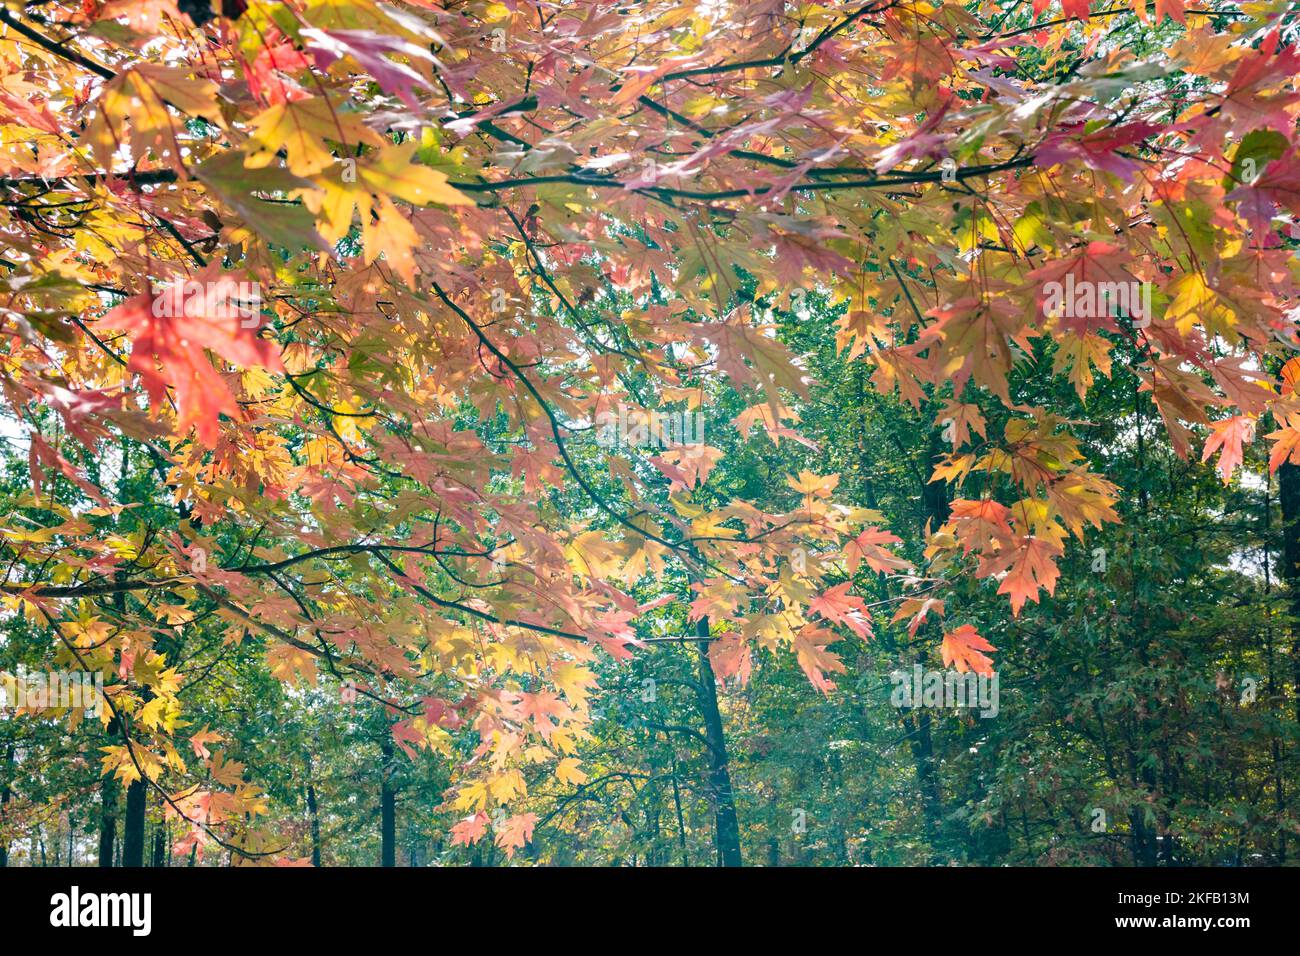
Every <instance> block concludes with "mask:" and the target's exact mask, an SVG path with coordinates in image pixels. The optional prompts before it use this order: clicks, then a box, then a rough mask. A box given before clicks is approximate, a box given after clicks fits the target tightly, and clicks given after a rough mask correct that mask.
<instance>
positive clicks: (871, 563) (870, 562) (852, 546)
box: [844, 528, 912, 574]
mask: <svg viewBox="0 0 1300 956" xmlns="http://www.w3.org/2000/svg"><path fill="white" fill-rule="evenodd" d="M902 543H903V539H902V538H900V537H898V535H896V534H894V533H893V532H890V531H882V530H881V529H879V528H866V529H865V530H863V531H862V532H861V533H860V534H859V535H858V536H857V537H856V538H854V539H853V540H852V541H850V542H849V543H848V544H846V545H845V546H844V558H845V564H846V565H847V566H848V572H849V574H852V573H853V572H854V571H856V570H857V569H858V564H859V563H860V562H863V561H865V562H866V564H867V567H869V568H870V569H871V570H872V571H876V572H878V573H880V574H893V573H895V572H897V571H906V570H908V569H909V568H911V566H912V564H911V562H910V561H908V560H907V559H905V558H900V557H899V556H898V555H896V554H894V553H893V552H892V551H888V550H886V548H885V547H884V546H885V545H894V544H902Z"/></svg>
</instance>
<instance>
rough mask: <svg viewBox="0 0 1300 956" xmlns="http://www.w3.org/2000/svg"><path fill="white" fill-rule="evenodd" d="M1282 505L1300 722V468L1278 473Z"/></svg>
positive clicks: (1290, 467)
mask: <svg viewBox="0 0 1300 956" xmlns="http://www.w3.org/2000/svg"><path fill="white" fill-rule="evenodd" d="M1277 486H1278V502H1279V504H1281V506H1282V577H1283V578H1284V579H1285V580H1286V583H1287V587H1288V588H1290V591H1291V618H1292V624H1291V680H1292V688H1291V691H1292V709H1293V712H1294V714H1295V719H1296V722H1297V723H1300V465H1293V464H1291V463H1290V462H1284V463H1283V464H1282V466H1281V467H1280V468H1278V470H1277Z"/></svg>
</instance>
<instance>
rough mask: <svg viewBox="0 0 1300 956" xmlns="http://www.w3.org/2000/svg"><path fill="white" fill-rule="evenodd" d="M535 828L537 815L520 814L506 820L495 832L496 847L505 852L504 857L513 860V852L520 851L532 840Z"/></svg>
mask: <svg viewBox="0 0 1300 956" xmlns="http://www.w3.org/2000/svg"><path fill="white" fill-rule="evenodd" d="M535 826H537V814H535V813H520V814H516V815H515V816H512V817H509V818H507V819H506V821H505V823H503V824H502V825H501V827H500V828H499V829H498V830H497V835H496V845H497V846H499V847H501V849H503V850H505V851H506V856H507V857H509V858H513V857H514V855H515V850H518V849H522V848H523V847H524V846H525V845H526V844H527V843H528V842H529V841H530V840H532V838H533V827H535Z"/></svg>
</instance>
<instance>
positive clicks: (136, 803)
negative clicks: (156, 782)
mask: <svg viewBox="0 0 1300 956" xmlns="http://www.w3.org/2000/svg"><path fill="white" fill-rule="evenodd" d="M144 796H145V793H144V781H143V780H133V781H131V785H130V786H129V787H127V788H126V824H125V826H124V827H123V830H122V865H123V866H144V804H145V800H144Z"/></svg>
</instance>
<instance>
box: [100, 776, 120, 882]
mask: <svg viewBox="0 0 1300 956" xmlns="http://www.w3.org/2000/svg"><path fill="white" fill-rule="evenodd" d="M119 789H120V788H119V787H118V784H117V778H116V777H114V776H113V775H112V774H109V775H108V776H107V777H105V778H104V779H103V780H101V781H100V784H99V802H100V817H99V865H100V866H101V867H111V866H112V865H113V843H114V842H115V841H116V840H117V792H118V790H119Z"/></svg>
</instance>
